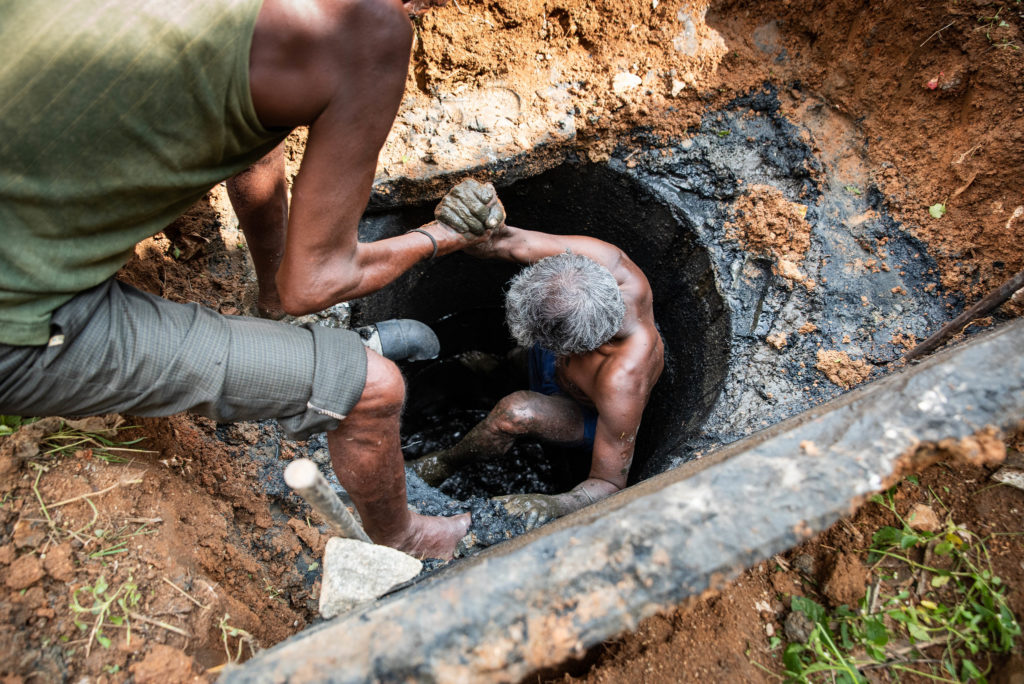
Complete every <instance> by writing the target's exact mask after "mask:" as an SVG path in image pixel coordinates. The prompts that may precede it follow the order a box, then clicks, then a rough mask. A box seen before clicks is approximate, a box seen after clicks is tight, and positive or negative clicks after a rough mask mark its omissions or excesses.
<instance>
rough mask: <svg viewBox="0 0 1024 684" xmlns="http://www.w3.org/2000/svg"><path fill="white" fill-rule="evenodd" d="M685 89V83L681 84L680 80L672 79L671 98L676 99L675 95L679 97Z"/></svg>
mask: <svg viewBox="0 0 1024 684" xmlns="http://www.w3.org/2000/svg"><path fill="white" fill-rule="evenodd" d="M685 87H686V84H685V83H683V82H682V81H680V80H677V79H674V78H673V79H672V97H676V96H677V95H679V93H681V92H683V88H685Z"/></svg>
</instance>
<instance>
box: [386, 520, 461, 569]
mask: <svg viewBox="0 0 1024 684" xmlns="http://www.w3.org/2000/svg"><path fill="white" fill-rule="evenodd" d="M469 525H470V517H469V513H463V514H462V515H454V516H451V517H447V518H442V517H435V516H429V515H419V514H418V513H413V514H412V524H411V529H410V532H409V534H408V535H407V536H406V537H405V538H404V539H403V540H401V541H396V543H389V542H385V543H387V545H388V546H391V547H393V548H396V549H398V550H399V551H404V552H405V553H408V554H409V555H410V556H415V557H416V558H421V559H423V558H440V559H441V560H450V559H451V558H452V557H454V555H455V547H456V545H457V544H458V543H459V540H460V539H462V538H463V537H464V536H466V533H467V532H468V531H469Z"/></svg>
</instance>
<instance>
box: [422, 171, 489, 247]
mask: <svg viewBox="0 0 1024 684" xmlns="http://www.w3.org/2000/svg"><path fill="white" fill-rule="evenodd" d="M434 218H435V219H437V220H438V221H440V222H441V223H443V224H445V225H447V226H449V227H451V228H453V229H454V230H456V231H458V232H459V233H463V234H465V233H471V234H473V235H483V234H484V233H486V232H487V231H489V230H493V229H495V228H498V227H500V226H501V225H503V224H504V223H505V207H503V206H502V205H501V200H499V199H498V193H497V192H496V191H495V190H494V186H493V185H491V184H490V183H480V182H478V181H475V180H473V179H472V178H467V179H466V180H464V181H462V182H461V183H459V184H458V185H456V186H455V187H454V188H452V189H451V190H449V191H448V194H447V195H445V196H444V198H443V199H442V200H441V202H440V204H438V205H437V208H435V209H434Z"/></svg>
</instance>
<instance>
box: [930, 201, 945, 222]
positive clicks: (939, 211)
mask: <svg viewBox="0 0 1024 684" xmlns="http://www.w3.org/2000/svg"><path fill="white" fill-rule="evenodd" d="M928 213H929V214H931V215H932V218H937V219H940V218H942V217H943V216H945V215H946V205H945V204H943V203H942V202H938V203H936V204H933V205H932V206H930V207H928Z"/></svg>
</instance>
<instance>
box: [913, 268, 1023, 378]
mask: <svg viewBox="0 0 1024 684" xmlns="http://www.w3.org/2000/svg"><path fill="white" fill-rule="evenodd" d="M1022 287H1024V270H1021V271H1018V272H1017V274H1016V275H1014V276H1013V277H1012V278H1010V279H1009V280H1007V281H1006V282H1005V283H1003V284H1002V285H1000V286H999V287H997V288H996V289H995V290H993V291H992V292H989V293H988V294H987V295H985V296H984V297H982V298H981V299H980V300H979V301H978V302H977V303H976V304H975V305H974V306H972V307H970V308H969V309H967V311H964V312H963V313H962V314H960V315H959V316H957V317H956V318H954V319H953V320H951V321H950V322H949V323H947V324H946V325H944V326H942V327H941V328H940V329H939V331H938V332H937V333H935V334H934V335H932V336H931V337H929V338H928V339H927V340H925V341H924V342H922V343H921V344H919V345H917V346H916V347H914V348H913V349H911V350H910V351H909V352H907V354H906V356H904V357H903V358H904V359H905V360H907V361H913V360H914V359H916V358H917V357H919V356H923V355H924V354H927V353H928V352H930V351H932V350H933V349H935V348H936V347H938V346H939V345H940V344H942V343H943V342H944V341H945V340H946V338H947V337H949V336H950V335H953V334H955V333H957V332H959V331H960V330H962V329H963V327H964V326H965V325H967V324H968V323H969V322H971V321H972V320H974V319H975V318H978V317H979V316H984V315H985V314H987V313H988V312H989V311H992V309H994V308H996V307H997V306H999V305H1000V304H1002V303H1003V302H1005V301H1006V300H1007V299H1009V298H1010V297H1012V296H1013V294H1014V293H1015V292H1016V291H1017V290H1019V289H1021V288H1022Z"/></svg>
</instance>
